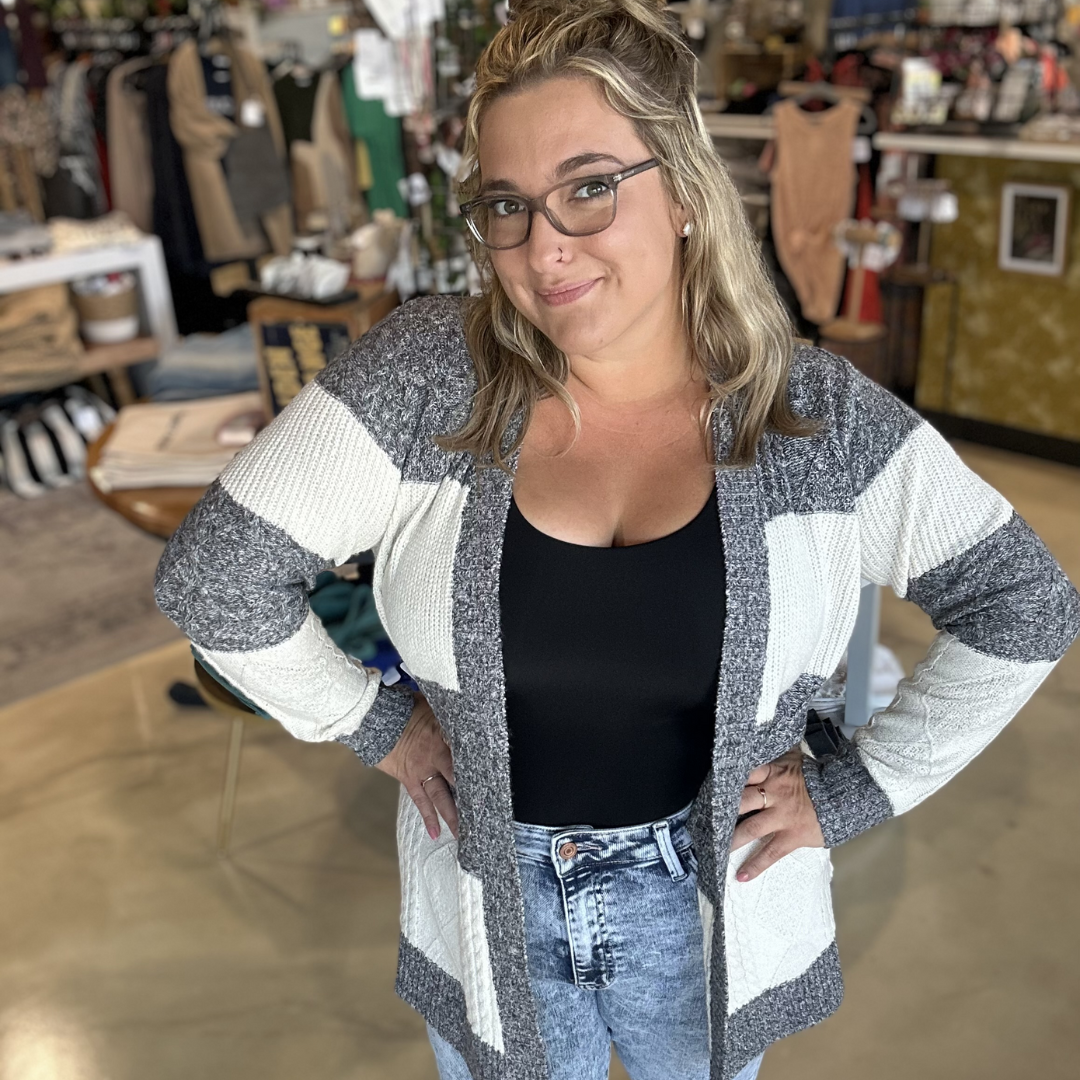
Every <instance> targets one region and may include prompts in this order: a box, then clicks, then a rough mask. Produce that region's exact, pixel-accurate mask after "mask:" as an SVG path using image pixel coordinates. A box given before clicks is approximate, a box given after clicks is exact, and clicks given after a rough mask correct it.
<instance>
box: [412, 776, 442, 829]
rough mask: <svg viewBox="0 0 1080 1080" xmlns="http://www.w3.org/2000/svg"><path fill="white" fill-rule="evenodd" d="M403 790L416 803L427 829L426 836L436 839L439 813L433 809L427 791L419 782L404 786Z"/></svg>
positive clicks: (433, 806)
mask: <svg viewBox="0 0 1080 1080" xmlns="http://www.w3.org/2000/svg"><path fill="white" fill-rule="evenodd" d="M405 790H406V791H407V792H408V794H409V798H410V799H412V801H413V802H414V803H415V804H416V809H417V810H419V811H420V816H421V817H422V818H423V819H424V828H425V829H427V834H428V836H430V837H431V839H432V840H438V839H439V833H440V832H442V828H441V826H440V825H439V815H438V814H437V813H436V811H435V805H434V803H432V801H431V799H429V798H428V794H427V792H426V791H425V790H424V789H423V788H422V787H421V786H420V784H415V785H413V786H410V787H406V788H405Z"/></svg>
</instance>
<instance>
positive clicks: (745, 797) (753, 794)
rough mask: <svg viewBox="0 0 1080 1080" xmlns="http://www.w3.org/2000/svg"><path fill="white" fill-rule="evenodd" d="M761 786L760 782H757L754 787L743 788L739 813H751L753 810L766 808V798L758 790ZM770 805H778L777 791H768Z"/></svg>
mask: <svg viewBox="0 0 1080 1080" xmlns="http://www.w3.org/2000/svg"><path fill="white" fill-rule="evenodd" d="M760 787H761V785H760V784H756V785H754V786H753V787H745V788H743V793H742V796H741V798H740V799H739V814H740V816H741V815H743V814H749V813H750V811H751V810H764V809H766V803H765V799H763V798H762V797H761V792H760V791H759V790H758V789H759V788H760ZM767 798H768V806H769V807H773V806H775V805H776V802H777V799H776V793H775V792H771V791H770V792H767Z"/></svg>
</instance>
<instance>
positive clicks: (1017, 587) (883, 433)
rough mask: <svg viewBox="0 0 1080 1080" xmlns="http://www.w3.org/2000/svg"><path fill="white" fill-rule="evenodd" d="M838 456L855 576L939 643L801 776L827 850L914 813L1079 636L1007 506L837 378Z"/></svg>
mask: <svg viewBox="0 0 1080 1080" xmlns="http://www.w3.org/2000/svg"><path fill="white" fill-rule="evenodd" d="M842 377H843V379H844V380H845V381H846V383H847V386H846V389H845V390H844V392H843V393H842V394H841V402H842V405H841V413H840V415H839V416H838V418H837V422H836V432H835V437H836V446H837V447H838V449H839V453H840V455H841V457H842V465H843V466H844V467H846V469H847V470H848V472H849V474H850V477H851V482H852V492H853V497H854V508H853V509H854V512H855V514H856V517H857V521H858V527H859V542H860V549H861V560H862V574H863V577H864V578H866V579H867V580H869V581H872V582H875V583H876V584H878V585H888V586H890V587H891V588H892V589H893V591H894V592H895V593H896V594H897V595H898V596H901V597H905V598H906V599H908V600H912V601H914V602H915V603H916V604H918V605H919V607H921V608H922V609H923V610H924V611H925V612H926V613H927V614H928V615H929V616H930V617H931V619H932V620H933V623H934V626H935V627H936V629H937V630H938V634H937V637H936V638H935V639H934V641H933V643H932V645H931V647H930V650H929V652H928V653H927V655H926V657H925V658H924V659H923V660H922V661H921V662H920V663H919V664H918V666H917V667H916V669H915V672H914V674H913V675H912V676H911V678H908V679H904V680H903V681H902V682H901V683H900V687H899V690H898V693H897V696H896V698H895V699H894V700H893V702H892V704H891V705H889V707H888V708H886V709H883V710H881V711H880V712H878V713H876V714H875V715H874V716H873V717H872V718H871V720H870V722H869V724H867V725H866V726H864V727H861V728H859V729H858V730H857V731H856V733H855V735H854V737H853V739H852V741H851V743H850V744H847V745H845V746H844V747H843V748H842V750H841V752H840V753H839V754H837V755H836V756H834V757H831V758H827V759H825V760H822V761H816V760H814V759H813V758H810V757H808V758H806V759H804V763H803V765H804V768H803V773H804V776H805V778H806V782H807V788H808V791H809V793H810V797H811V799H812V801H813V803H814V805H815V809H816V810H817V814H818V820H819V822H820V824H821V828H822V832H823V834H824V836H825V843H826V846H828V847H834V846H835V845H837V844H840V843H843V842H844V841H845V840H848V839H850V838H851V837H853V836H855V835H857V834H858V833H860V832H862V831H863V830H864V829H867V828H869V827H871V826H872V825H875V824H877V823H878V822H880V821H882V820H884V819H885V818H887V817H891V816H893V815H896V814H901V813H903V812H904V811H906V810H909V809H911V808H912V807H913V806H916V805H917V804H918V803H920V802H921V801H922V800H923V799H925V798H926V797H927V796H928V795H931V794H932V793H933V792H935V791H936V790H937V789H938V788H939V787H941V786H942V785H943V784H945V783H946V782H947V781H948V780H949V779H951V778H952V777H953V776H955V775H956V773H957V772H959V771H960V769H962V768H963V767H964V766H965V765H966V764H967V763H968V762H969V761H971V760H972V758H974V757H975V756H976V755H977V754H979V753H980V752H981V751H982V750H983V749H985V747H986V746H987V745H988V744H989V743H990V741H991V740H992V739H993V738H994V736H996V735H997V734H998V733H999V732H1000V731H1001V729H1002V728H1003V727H1004V726H1005V724H1007V723H1008V722H1009V720H1011V719H1012V717H1013V716H1015V715H1016V713H1017V712H1018V711H1019V710H1020V708H1021V707H1022V706H1023V705H1024V703H1025V702H1026V701H1027V700H1028V698H1029V697H1031V695H1032V694H1033V693H1034V692H1035V689H1036V688H1037V687H1038V686H1039V684H1040V683H1041V682H1042V681H1043V679H1045V678H1046V676H1047V675H1048V674H1049V672H1050V670H1051V669H1052V668H1053V666H1054V664H1055V663H1056V662H1057V661H1058V659H1059V658H1060V657H1061V656H1062V654H1063V653H1064V652H1065V650H1066V649H1067V648H1068V647H1069V645H1070V644H1071V643H1072V641H1073V639H1074V638H1075V637H1076V636H1077V633H1078V631H1080V597H1078V595H1077V592H1076V590H1075V589H1074V588H1073V586H1072V585H1071V584H1070V583H1069V581H1068V579H1067V578H1066V577H1065V575H1064V573H1063V572H1062V570H1061V567H1060V566H1058V564H1057V562H1056V561H1055V560H1054V558H1053V557H1052V556H1051V555H1050V553H1049V552H1048V551H1047V550H1046V548H1045V546H1044V545H1043V544H1042V542H1041V541H1040V540H1039V538H1038V537H1037V536H1036V535H1035V534H1034V533H1033V532H1032V531H1031V529H1030V528H1029V527H1028V525H1027V524H1026V523H1025V522H1024V521H1023V520H1022V519H1021V518H1020V517H1019V516H1018V515H1017V514H1016V512H1015V511H1014V510H1013V508H1012V507H1011V506H1010V505H1009V503H1008V502H1007V501H1006V500H1005V499H1004V497H1003V496H1002V495H1000V494H999V493H998V492H997V491H995V490H994V489H993V488H992V487H990V486H989V485H988V484H986V483H985V482H984V481H983V480H981V479H980V478H979V477H978V476H976V475H975V474H974V473H973V472H972V471H971V470H970V469H968V468H967V466H965V465H964V463H963V462H962V461H961V460H960V459H959V457H958V456H957V455H956V453H955V452H954V451H953V450H952V448H951V447H950V446H949V445H948V443H947V442H946V441H945V440H944V439H943V438H942V437H941V436H940V435H939V434H938V433H937V432H936V431H935V430H934V429H933V428H932V427H931V426H930V425H929V424H927V423H926V422H925V421H923V420H922V419H921V418H920V417H919V416H918V415H917V414H916V413H915V412H913V411H912V410H911V409H909V408H907V406H905V405H903V404H902V403H901V402H900V401H898V400H897V399H896V398H895V397H893V396H892V395H891V394H889V393H888V392H887V391H886V390H884V389H882V388H881V387H880V386H878V385H877V384H876V383H873V382H871V381H870V380H869V379H867V378H865V377H864V376H862V375H860V374H859V373H858V372H856V371H855V370H854V369H853V368H851V367H850V366H848V365H845V367H844V369H843V375H842Z"/></svg>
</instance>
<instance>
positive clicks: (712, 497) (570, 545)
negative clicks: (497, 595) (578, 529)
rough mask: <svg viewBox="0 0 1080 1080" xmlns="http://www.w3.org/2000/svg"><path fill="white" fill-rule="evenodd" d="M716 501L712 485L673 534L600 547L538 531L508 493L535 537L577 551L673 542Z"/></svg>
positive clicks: (607, 549) (634, 548)
mask: <svg viewBox="0 0 1080 1080" xmlns="http://www.w3.org/2000/svg"><path fill="white" fill-rule="evenodd" d="M715 501H716V486H715V485H713V488H712V490H711V491H710V492H709V497H708V498H707V499H706V500H705V502H704V504H703V505H702V507H701V509H700V510H699V511H698V512H697V513H696V514H695V515H694V516H693V517H692V518H691V519H690V520H689V521H688V522H687V523H686V524H685V525H680V526H679V528H677V529H675V531H674V532H669V533H664V535H663V536H657V537H656V538H655V539H653V540H643V541H642V542H641V543H640V544H620V545H615V544H609V545H607V546H604V547H601V546H600V545H599V544H576V543H574V541H573V540H560V539H559V537H557V536H552V535H551V533H546V532H544V530H543V529H538V528H537V527H536V526H535V525H534V524H533V523H532V522H531V521H530V520H529V519H528V518H527V517H526V516H525V515H524V514H523V513H522V512H521V507H520V506H518V504H517V499H516V498H514V494H513V492H511V493H510V506H511V508H512V509H513V510H514V512H515V513H516V514H517V516H518V517H519V518H521V520H522V521H523V522H524V523H525V525H526V526H527V527H528V529H529V530H530V531H531V532H533V533H535V534H536V535H537V536H540V537H543V539H544V540H547V541H548V542H550V543H552V544H559V545H561V546H562V547H565V548H573V549H575V550H577V551H635V550H637V549H639V548H649V547H654V546H655V545H657V544H662V543H663V542H664V541H665V540H673V539H674V538H675V537H677V536H680V535H681V534H682V533H684V532H686V531H687V529H689V528H690V527H691V526H693V525H696V524H697V522H698V521H699V520H700V519H701V517H702V515H703V514H704V513H705V512H706V511H707V510H708V509H709V507H710V506H712V505H713V503H714V502H715Z"/></svg>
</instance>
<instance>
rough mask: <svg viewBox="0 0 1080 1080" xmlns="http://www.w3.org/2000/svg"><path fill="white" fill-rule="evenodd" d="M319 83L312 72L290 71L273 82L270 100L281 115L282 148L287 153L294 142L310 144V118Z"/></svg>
mask: <svg viewBox="0 0 1080 1080" xmlns="http://www.w3.org/2000/svg"><path fill="white" fill-rule="evenodd" d="M318 92H319V79H318V77H317V76H316V75H315V73H314V72H311V71H301V70H298V69H293V70H292V71H289V72H287V73H286V74H284V75H280V76H278V77H277V78H276V79H274V100H275V101H276V102H277V107H278V112H279V113H280V115H281V130H282V132H283V133H284V135H285V145H286V146H287V147H288V148H289V149H290V150H291V149H292V145H293V143H294V142H296V141H297V140H298V139H300V140H303V141H304V142H311V118H312V117H313V116H314V114H315V97H316V95H317V94H318Z"/></svg>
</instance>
